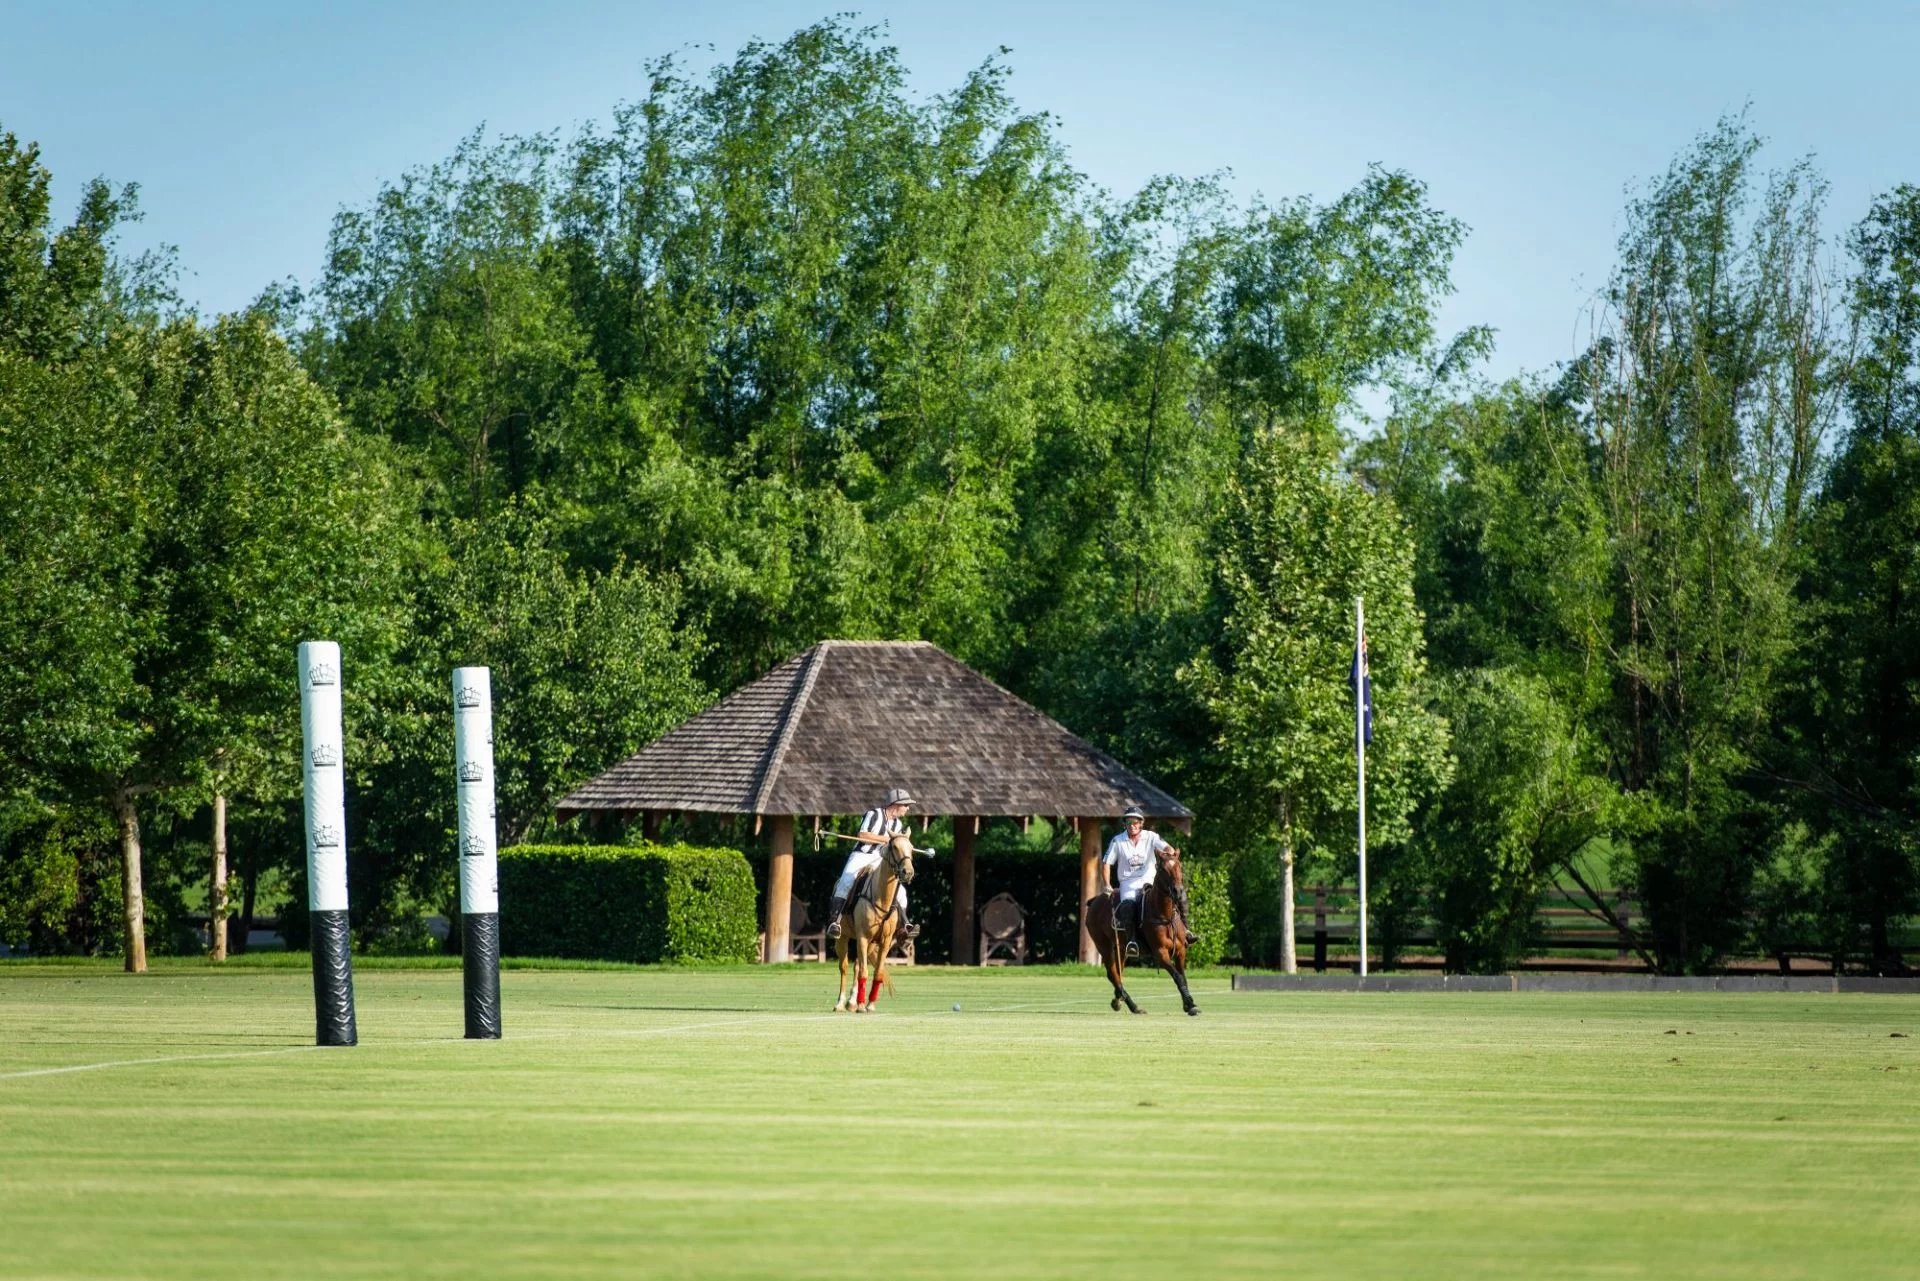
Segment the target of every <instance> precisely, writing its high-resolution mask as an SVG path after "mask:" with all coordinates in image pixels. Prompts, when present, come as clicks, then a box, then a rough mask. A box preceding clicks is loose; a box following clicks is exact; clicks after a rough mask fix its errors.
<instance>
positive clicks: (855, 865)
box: [827, 787, 920, 939]
mask: <svg viewBox="0 0 1920 1281" xmlns="http://www.w3.org/2000/svg"><path fill="white" fill-rule="evenodd" d="M912 804H913V797H912V795H911V794H909V793H908V791H907V789H906V788H904V787H895V788H890V789H888V791H887V794H886V797H885V798H884V799H883V800H882V801H881V802H880V804H878V805H876V806H874V807H873V808H872V809H870V810H868V811H867V812H866V813H865V814H864V815H862V816H861V819H860V844H858V845H856V846H854V847H853V853H851V854H849V855H847V865H846V866H845V867H844V868H842V869H841V870H840V879H839V880H837V881H835V882H834V883H833V903H832V905H831V906H829V907H828V908H827V937H828V938H830V939H837V938H839V937H840V928H841V924H840V923H841V918H842V916H844V915H845V913H846V910H847V899H848V898H849V897H850V896H851V895H852V893H853V883H854V881H855V879H856V878H858V877H859V875H860V874H861V873H862V872H871V871H872V870H873V869H874V868H876V867H878V866H880V855H881V852H882V851H883V850H884V849H885V848H886V844H887V842H888V841H890V840H892V839H893V838H894V837H896V836H899V835H901V834H903V833H904V832H905V831H906V830H907V824H906V820H905V815H906V812H907V808H908V807H909V806H911V805H912ZM894 902H895V906H896V907H897V909H898V911H899V914H900V933H901V934H902V935H903V936H904V937H906V938H910V939H912V938H919V937H920V927H919V926H918V925H915V924H913V923H912V922H910V921H908V920H907V887H906V886H904V885H902V886H901V887H900V889H899V892H898V894H897V895H896V897H895V900H894Z"/></svg>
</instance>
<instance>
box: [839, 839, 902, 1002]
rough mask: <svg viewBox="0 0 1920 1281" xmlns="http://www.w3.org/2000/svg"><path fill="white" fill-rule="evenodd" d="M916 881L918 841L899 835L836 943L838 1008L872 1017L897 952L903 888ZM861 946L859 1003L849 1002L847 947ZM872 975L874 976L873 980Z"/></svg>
mask: <svg viewBox="0 0 1920 1281" xmlns="http://www.w3.org/2000/svg"><path fill="white" fill-rule="evenodd" d="M912 883H913V842H912V841H910V840H908V839H907V837H906V835H905V834H904V833H903V834H902V835H899V836H896V837H894V838H893V839H892V840H890V841H888V842H887V848H886V850H885V852H884V853H882V854H881V856H880V866H878V867H876V868H874V869H873V871H871V872H869V873H868V874H867V884H866V888H865V889H863V890H861V891H860V895H859V897H858V898H856V899H854V901H853V903H852V904H851V905H850V906H849V907H848V908H847V927H846V929H844V930H842V931H841V934H840V937H839V938H837V939H835V940H834V941H833V954H834V955H835V956H836V957H838V958H839V959H840V999H839V1000H837V1001H835V1002H834V1003H833V1008H834V1009H836V1010H847V1009H851V1010H852V1011H853V1012H854V1013H855V1014H866V1013H868V1012H870V1011H871V1010H872V1009H873V1003H874V1002H875V1001H877V1000H879V999H880V985H881V984H882V983H887V984H889V985H891V980H890V979H888V978H887V953H888V952H890V951H892V950H893V935H894V931H895V930H896V929H897V928H898V926H897V925H896V924H895V922H896V921H897V920H898V915H897V914H896V913H895V911H894V903H895V902H896V900H898V899H899V897H900V887H901V886H902V885H910V884H912ZM850 944H851V945H853V946H854V947H855V948H857V949H858V950H857V953H856V955H855V957H854V975H855V978H856V980H857V986H856V987H855V988H854V992H853V999H852V1001H851V1002H849V1001H848V999H847V948H848V946H849V945H850ZM869 974H871V978H869Z"/></svg>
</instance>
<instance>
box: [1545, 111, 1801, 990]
mask: <svg viewBox="0 0 1920 1281" xmlns="http://www.w3.org/2000/svg"><path fill="white" fill-rule="evenodd" d="M1759 146H1760V143H1759V140H1758V139H1757V138H1755V137H1754V136H1753V135H1752V134H1751V133H1750V132H1749V131H1748V130H1747V129H1746V128H1745V126H1744V125H1743V124H1742V123H1741V122H1738V121H1725V122H1723V123H1722V124H1721V125H1720V126H1719V127H1718V128H1717V129H1716V130H1714V131H1713V132H1711V133H1709V134H1708V135H1706V136H1705V137H1704V138H1702V139H1701V141H1700V142H1699V143H1698V144H1697V145H1696V146H1695V147H1694V148H1693V149H1692V150H1691V151H1689V152H1688V153H1687V154H1685V155H1684V156H1682V157H1681V158H1680V159H1679V160H1678V161H1676V162H1675V163H1674V165H1673V166H1672V168H1671V169H1669V170H1668V172H1667V173H1666V175H1664V176H1663V177H1662V178H1661V179H1660V180H1659V181H1658V182H1656V183H1655V184H1653V186H1652V187H1651V188H1650V190H1649V191H1648V192H1647V194H1646V195H1644V196H1643V197H1641V198H1640V199H1638V200H1636V201H1635V202H1634V203H1633V204H1632V205H1631V206H1630V207H1629V209H1628V229H1627V231H1626V233H1625V234H1624V236H1623V237H1622V240H1621V263H1620V266H1619V268H1618V270H1617V272H1616V275H1615V277H1614V280H1613V283H1612V285H1611V286H1610V288H1609V292H1608V308H1609V312H1608V315H1609V319H1608V321H1607V322H1606V323H1605V324H1604V325H1603V327H1602V328H1603V332H1602V334H1601V337H1600V339H1599V341H1598V342H1596V344H1595V345H1594V348H1593V349H1592V351H1591V352H1590V353H1589V355H1588V357H1587V358H1586V360H1585V362H1584V366H1583V371H1582V372H1583V373H1584V375H1585V377H1586V379H1587V396H1588V409H1589V412H1590V414H1591V421H1592V431H1593V435H1594V439H1595V443H1596V446H1597V451H1598V467H1597V474H1598V481H1599V492H1600V496H1601V502H1602V504H1603V509H1604V511H1605V513H1606V521H1607V527H1608V531H1609V535H1610V543H1611V548H1612V567H1611V577H1612V580H1613V587H1612V592H1611V595H1612V598H1613V609H1612V616H1611V620H1610V625H1609V633H1608V636H1607V638H1606V646H1605V651H1604V656H1605V657H1604V661H1605V662H1606V665H1607V670H1608V673H1609V676H1610V678H1611V681H1612V698H1611V704H1612V706H1611V710H1610V714H1609V717H1608V723H1609V743H1608V748H1609V752H1610V756H1611V759H1612V768H1613V771H1614V773H1615V776H1616V777H1617V779H1618V780H1619V782H1620V784H1621V786H1622V788H1623V790H1624V791H1625V792H1626V793H1627V794H1629V795H1630V796H1631V797H1633V798H1634V799H1635V801H1636V803H1637V805H1638V807H1639V811H1640V834H1639V836H1638V838H1637V839H1636V840H1635V841H1634V842H1633V843H1632V845H1631V847H1629V853H1628V855H1627V858H1626V861H1625V864H1624V868H1623V870H1624V872H1625V873H1626V875H1627V876H1628V877H1629V878H1630V879H1631V881H1632V882H1633V883H1635V884H1636V885H1637V887H1638V889H1639V890H1640V892H1641V894H1642V895H1643V896H1644V898H1645V900H1646V902H1647V907H1648V911H1649V918H1650V924H1651V927H1652V930H1653V937H1654V943H1655V946H1656V949H1657V952H1658V955H1659V958H1660V961H1661V963H1662V965H1663V966H1666V967H1668V968H1674V969H1678V968H1699V967H1710V966H1712V965H1714V964H1716V963H1717V962H1718V961H1719V959H1720V958H1721V957H1723V956H1725V955H1726V954H1727V953H1728V952H1729V951H1730V950H1731V949H1733V948H1735V947H1737V946H1738V945H1739V944H1740V943H1741V941H1742V935H1743V924H1742V923H1743V921H1744V918H1745V915H1746V907H1747V900H1748V895H1749V892H1750V889H1751V885H1752V878H1753V875H1754V872H1755V866H1756V861H1755V859H1754V858H1753V857H1752V855H1751V854H1750V851H1751V850H1752V849H1753V848H1755V847H1756V845H1757V836H1758V835H1759V833H1758V831H1757V827H1756V825H1757V824H1759V823H1760V822H1761V820H1762V818H1763V815H1762V814H1761V811H1760V810H1759V809H1758V807H1756V806H1755V805H1754V804H1753V803H1752V794H1751V787H1752V785H1753V784H1754V782H1755V781H1756V772H1755V771H1756V766H1757V763H1758V757H1757V752H1758V750H1759V749H1760V748H1761V746H1762V736H1763V735H1764V732H1765V731H1766V729H1767V726H1768V718H1769V714H1770V710H1771V708H1772V707H1773V705H1774V702H1775V699H1776V698H1777V695H1778V692H1779V687H1780V681H1781V678H1782V672H1783V664H1784V662H1785V661H1786V660H1787V658H1788V656H1789V654H1790V652H1791V648H1792V645H1793V640H1794V634H1795V627H1794V623H1795V619H1794V608H1793V593H1794V587H1795V580H1796V571H1797V555H1798V553H1797V550H1796V548H1797V539H1798V538H1799V536H1800V527H1801V524H1802V520H1803V516H1804V509H1805V505H1806V500H1807V497H1808V494H1809V492H1810V488H1809V487H1810V483H1811V480H1812V478H1813V477H1814V475H1815V469H1816V466H1817V463H1818V457H1819V449H1820V443H1821V440H1822V438H1823V435H1824V433H1825V431H1826V430H1827V428H1828V426H1829V425H1830V422H1831V420H1832V418H1833V416H1834V414H1835V412H1836V409H1837V404H1838V401H1837V397H1836V396H1835V394H1834V383H1833V380H1832V378H1831V377H1830V371H1831V360H1832V348H1833V343H1834V337H1833V335H1832V333H1831V332H1830V328H1831V322H1830V319H1829V317H1828V315H1827V313H1826V310H1825V307H1824V304H1823V302H1822V296H1823V295H1822V290H1821V289H1820V288H1819V285H1820V251H1821V239H1820V234H1819V214H1820V208H1821V200H1822V196H1823V187H1822V185H1821V184H1820V182H1819V181H1818V180H1817V178H1816V177H1815V176H1814V175H1813V173H1812V172H1811V170H1810V169H1809V168H1808V167H1807V166H1805V165H1798V166H1794V167H1792V168H1790V169H1788V170H1786V171H1785V172H1782V173H1778V174H1775V175H1773V176H1772V177H1771V178H1769V179H1768V180H1767V182H1766V184H1765V186H1764V188H1762V189H1761V190H1760V191H1759V192H1758V193H1757V195H1758V208H1757V209H1753V208H1752V205H1753V201H1754V198H1755V195H1756V192H1755V181H1756V179H1755V175H1754V173H1753V161H1754V157H1755V155H1756V153H1757V151H1758V149H1759Z"/></svg>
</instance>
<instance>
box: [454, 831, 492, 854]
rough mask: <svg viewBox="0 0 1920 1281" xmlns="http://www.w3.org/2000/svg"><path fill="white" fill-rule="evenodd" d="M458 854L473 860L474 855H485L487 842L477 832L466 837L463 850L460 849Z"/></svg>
mask: <svg viewBox="0 0 1920 1281" xmlns="http://www.w3.org/2000/svg"><path fill="white" fill-rule="evenodd" d="M460 852H461V853H462V854H465V855H466V856H467V857H468V858H473V857H475V856H476V855H480V854H485V853H486V852H487V840H486V838H485V837H484V836H481V835H480V834H479V833H478V832H475V833H472V834H471V835H469V836H468V837H467V842H466V845H465V847H464V848H463V849H461V851H460Z"/></svg>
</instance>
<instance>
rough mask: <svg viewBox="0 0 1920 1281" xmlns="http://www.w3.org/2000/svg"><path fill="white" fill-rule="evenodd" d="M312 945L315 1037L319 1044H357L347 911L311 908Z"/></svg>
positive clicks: (309, 917)
mask: <svg viewBox="0 0 1920 1281" xmlns="http://www.w3.org/2000/svg"><path fill="white" fill-rule="evenodd" d="M307 928H308V929H309V930H310V931H311V932H312V935H313V937H312V940H311V945H312V947H313V1040H314V1044H316V1045H358V1044H359V1043H360V1029H359V1028H358V1027H357V1026H356V1025H355V1024H354V1021H353V954H352V952H351V951H349V950H348V946H347V943H348V933H349V931H348V925H347V914H346V913H345V912H309V913H307Z"/></svg>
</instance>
